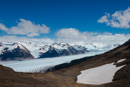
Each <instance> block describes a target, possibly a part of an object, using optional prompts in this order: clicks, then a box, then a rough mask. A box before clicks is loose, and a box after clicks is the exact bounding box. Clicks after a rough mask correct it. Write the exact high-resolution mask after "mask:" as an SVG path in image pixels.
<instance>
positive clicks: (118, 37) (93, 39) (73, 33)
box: [56, 28, 130, 45]
mask: <svg viewBox="0 0 130 87" xmlns="http://www.w3.org/2000/svg"><path fill="white" fill-rule="evenodd" d="M56 36H57V37H58V42H68V43H76V44H84V45H85V44H91V43H99V44H100V43H103V44H122V43H124V42H125V41H127V40H128V39H129V38H130V34H127V35H125V34H112V33H96V32H80V31H79V30H77V29H75V28H63V29H61V30H59V31H58V32H57V33H56Z"/></svg>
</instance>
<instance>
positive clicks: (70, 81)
mask: <svg viewBox="0 0 130 87" xmlns="http://www.w3.org/2000/svg"><path fill="white" fill-rule="evenodd" d="M124 58H125V61H122V62H119V63H117V61H119V60H121V59H124ZM81 60H82V61H81ZM109 63H114V64H115V65H116V66H122V65H125V66H124V67H123V68H121V69H120V70H118V71H117V72H116V73H115V75H114V79H113V82H111V83H107V84H102V85H86V84H78V83H76V80H77V76H78V75H79V74H80V71H82V70H86V69H91V68H94V67H98V66H101V65H104V64H109ZM57 67H59V68H55V67H54V68H53V70H54V71H52V72H48V73H43V74H42V73H35V74H34V73H16V72H14V71H13V70H12V69H10V68H7V67H4V66H0V86H1V87H130V42H129V41H128V42H126V43H125V44H123V45H121V46H120V47H118V48H115V49H113V50H111V51H109V52H106V53H104V54H101V55H97V56H94V57H89V58H83V59H80V60H75V62H74V61H73V62H71V63H67V64H64V65H63V64H62V65H58V66H57ZM95 74H96V72H95ZM106 74H109V72H108V73H106ZM106 74H105V75H106ZM86 79H87V78H86ZM99 79H100V78H99Z"/></svg>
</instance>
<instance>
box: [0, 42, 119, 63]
mask: <svg viewBox="0 0 130 87" xmlns="http://www.w3.org/2000/svg"><path fill="white" fill-rule="evenodd" d="M118 46H119V44H114V45H98V44H87V45H83V46H82V45H76V44H71V45H70V44H68V43H53V44H50V45H42V44H41V45H38V44H35V43H31V42H0V60H22V59H33V58H51V57H58V56H68V55H77V54H84V53H89V52H92V51H102V50H105V51H108V50H110V49H113V48H115V47H118Z"/></svg>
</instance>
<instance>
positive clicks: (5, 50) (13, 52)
mask: <svg viewBox="0 0 130 87" xmlns="http://www.w3.org/2000/svg"><path fill="white" fill-rule="evenodd" d="M33 58H34V57H33V55H32V54H31V53H30V51H29V50H28V49H27V48H26V47H25V46H23V45H22V44H20V43H11V42H1V43H0V60H21V59H33Z"/></svg>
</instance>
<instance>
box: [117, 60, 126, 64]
mask: <svg viewBox="0 0 130 87" xmlns="http://www.w3.org/2000/svg"><path fill="white" fill-rule="evenodd" d="M125 60H126V59H120V60H118V61H117V63H120V62H123V61H125Z"/></svg>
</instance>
